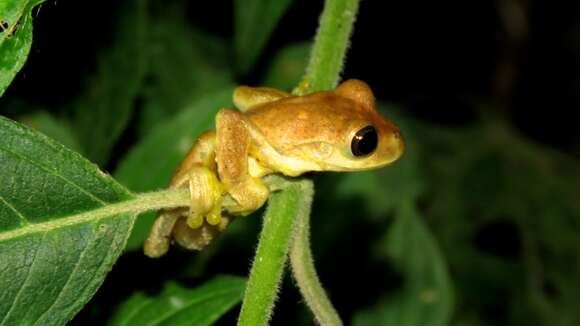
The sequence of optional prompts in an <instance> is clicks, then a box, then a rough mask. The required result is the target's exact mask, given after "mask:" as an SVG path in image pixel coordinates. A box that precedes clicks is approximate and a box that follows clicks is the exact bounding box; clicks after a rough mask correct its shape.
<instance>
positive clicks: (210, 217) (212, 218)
mask: <svg viewBox="0 0 580 326" xmlns="http://www.w3.org/2000/svg"><path fill="white" fill-rule="evenodd" d="M205 220H206V221H207V223H208V224H210V225H218V224H220V222H221V220H222V210H221V203H220V202H218V203H216V205H215V206H214V208H213V209H212V210H211V211H210V212H209V213H208V214H207V216H206V217H205Z"/></svg>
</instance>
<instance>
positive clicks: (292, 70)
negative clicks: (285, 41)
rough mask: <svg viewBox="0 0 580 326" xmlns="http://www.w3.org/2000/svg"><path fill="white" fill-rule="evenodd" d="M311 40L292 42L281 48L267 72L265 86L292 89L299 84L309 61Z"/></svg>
mask: <svg viewBox="0 0 580 326" xmlns="http://www.w3.org/2000/svg"><path fill="white" fill-rule="evenodd" d="M311 46H312V44H311V43H310V42H304V43H295V44H291V45H289V46H287V47H285V48H283V49H282V50H280V51H279V52H278V53H276V55H275V56H274V58H273V59H272V64H271V65H270V67H269V68H268V71H267V72H266V77H265V78H264V81H263V84H264V86H268V87H274V88H278V89H283V90H291V89H292V88H293V87H295V86H296V85H298V82H300V79H301V78H302V76H303V75H304V69H305V68H306V64H307V63H308V54H309V53H310V48H311Z"/></svg>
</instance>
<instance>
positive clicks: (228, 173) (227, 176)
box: [216, 109, 269, 213]
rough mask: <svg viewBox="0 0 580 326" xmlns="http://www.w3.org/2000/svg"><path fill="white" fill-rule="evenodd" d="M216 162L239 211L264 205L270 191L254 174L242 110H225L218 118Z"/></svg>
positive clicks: (246, 210) (247, 210)
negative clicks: (249, 165)
mask: <svg viewBox="0 0 580 326" xmlns="http://www.w3.org/2000/svg"><path fill="white" fill-rule="evenodd" d="M216 129H217V140H218V141H217V144H216V161H217V163H218V173H219V176H220V180H221V181H222V183H224V184H225V186H226V188H227V190H228V193H229V194H230V196H232V197H233V198H234V200H235V201H236V202H237V203H238V205H239V207H237V208H235V209H234V211H235V212H236V213H238V212H239V213H247V212H252V211H255V210H256V209H258V208H260V206H262V205H263V204H264V202H265V201H266V199H268V196H269V191H268V188H267V187H266V186H265V185H264V183H263V182H262V180H261V179H259V178H254V177H252V176H251V175H250V173H249V169H248V151H249V148H250V142H251V138H250V134H249V132H248V130H247V126H246V121H245V119H244V117H243V115H242V114H241V113H240V112H237V111H233V110H228V109H224V110H222V111H220V112H219V113H218V115H217V118H216Z"/></svg>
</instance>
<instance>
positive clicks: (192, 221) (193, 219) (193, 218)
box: [186, 210, 203, 229]
mask: <svg viewBox="0 0 580 326" xmlns="http://www.w3.org/2000/svg"><path fill="white" fill-rule="evenodd" d="M186 222H187V226H189V227H190V228H192V229H198V228H200V227H201V226H202V225H203V215H202V214H200V213H198V212H195V211H193V210H189V214H188V215H187V220H186Z"/></svg>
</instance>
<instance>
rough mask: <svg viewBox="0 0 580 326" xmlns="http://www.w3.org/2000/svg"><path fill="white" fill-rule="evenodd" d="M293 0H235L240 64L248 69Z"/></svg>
mask: <svg viewBox="0 0 580 326" xmlns="http://www.w3.org/2000/svg"><path fill="white" fill-rule="evenodd" d="M290 3H291V0H276V1H271V0H236V1H235V3H234V4H235V8H234V9H235V10H234V14H235V20H234V23H235V29H234V46H235V53H236V59H237V68H238V69H239V71H240V72H242V73H246V72H248V71H249V70H250V68H251V67H252V65H253V64H254V63H255V62H256V60H257V58H258V55H259V54H260V52H262V49H263V48H264V45H265V44H266V41H268V39H269V38H270V35H271V34H272V32H273V31H274V28H275V27H276V25H277V23H278V21H279V20H280V18H282V15H283V14H284V12H285V11H286V9H288V7H289V5H290Z"/></svg>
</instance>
